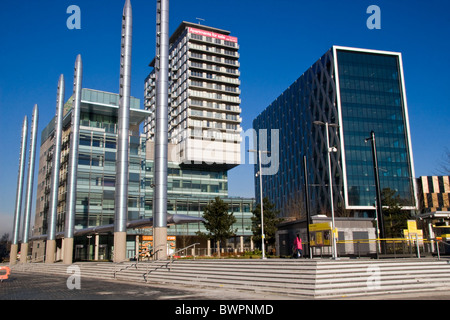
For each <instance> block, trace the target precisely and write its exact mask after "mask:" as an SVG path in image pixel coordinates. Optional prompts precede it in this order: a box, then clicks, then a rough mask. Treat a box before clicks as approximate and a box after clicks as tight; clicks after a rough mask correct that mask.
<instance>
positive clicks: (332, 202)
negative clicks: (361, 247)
mask: <svg viewBox="0 0 450 320" xmlns="http://www.w3.org/2000/svg"><path fill="white" fill-rule="evenodd" d="M328 128H329V126H328V122H325V134H326V136H327V155H328V158H327V159H328V178H329V188H330V207H331V229H332V230H331V239H332V246H333V247H332V250H333V252H332V258H333V259H336V258H337V252H336V236H335V228H336V226H335V222H334V199H333V178H332V174H331V156H330V153H331V149H330V137H329V132H328Z"/></svg>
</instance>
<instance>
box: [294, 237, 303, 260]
mask: <svg viewBox="0 0 450 320" xmlns="http://www.w3.org/2000/svg"><path fill="white" fill-rule="evenodd" d="M302 253H303V246H302V239H301V238H300V235H299V234H298V233H297V237H296V238H295V240H294V258H300V257H301V256H302Z"/></svg>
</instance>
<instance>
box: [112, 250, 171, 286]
mask: <svg viewBox="0 0 450 320" xmlns="http://www.w3.org/2000/svg"><path fill="white" fill-rule="evenodd" d="M162 246H165V245H159V246H157V247H156V248H155V249H157V248H159V247H162ZM162 250H163V249H158V250H155V251H154V252H153V250H150V249H148V250H146V251H144V254H145V253H150V256H149V258H153V257H154V256H155V255H156V254H157V253H158V252H160V251H162ZM140 254H142V252H141V253H137V254H135V255H134V257H133V258H134V259H136V262H135V263H132V264H129V265H127V266H125V267H123V268H122V269H119V270H116V267H117V266H118V265H119V264H121V263H123V261H122V262H118V263H116V264H115V265H114V279H116V275H117V273H119V272H120V271H123V270H127V269H129V268H131V267H135V269H137V268H138V263H139V255H140ZM155 261H156V260H155ZM146 273H148V264H147V272H146ZM144 278H145V274H144Z"/></svg>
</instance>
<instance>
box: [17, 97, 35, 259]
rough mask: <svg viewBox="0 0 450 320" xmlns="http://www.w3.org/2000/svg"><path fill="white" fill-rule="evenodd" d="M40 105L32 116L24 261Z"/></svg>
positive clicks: (22, 249) (28, 228)
mask: <svg viewBox="0 0 450 320" xmlns="http://www.w3.org/2000/svg"><path fill="white" fill-rule="evenodd" d="M38 119H39V115H38V105H37V104H36V105H34V109H33V116H32V118H31V134H30V154H29V158H28V179H27V192H26V198H25V199H26V200H25V217H24V225H23V238H22V244H21V246H20V252H21V255H20V261H21V262H22V263H26V262H27V255H28V239H29V235H30V219H31V206H32V199H33V182H34V162H35V157H36V138H37V130H38Z"/></svg>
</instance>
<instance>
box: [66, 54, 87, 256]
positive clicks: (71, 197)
mask: <svg viewBox="0 0 450 320" xmlns="http://www.w3.org/2000/svg"><path fill="white" fill-rule="evenodd" d="M82 78H83V62H82V60H81V55H78V56H77V58H76V61H75V68H74V81H73V95H72V99H73V100H72V121H71V126H72V133H71V139H70V150H69V152H70V154H69V166H68V170H67V171H68V178H67V200H66V221H65V233H64V257H63V262H64V263H65V264H71V263H72V257H73V233H74V227H75V214H76V200H77V172H78V147H79V140H80V108H81V90H82Z"/></svg>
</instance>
